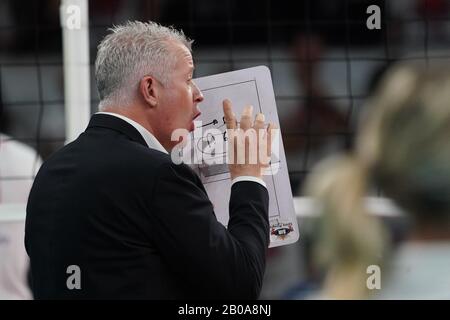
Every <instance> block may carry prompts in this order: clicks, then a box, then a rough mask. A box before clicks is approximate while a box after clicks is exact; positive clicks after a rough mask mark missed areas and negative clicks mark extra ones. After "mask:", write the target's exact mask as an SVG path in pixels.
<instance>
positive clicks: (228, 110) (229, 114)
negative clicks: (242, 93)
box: [223, 99, 236, 129]
mask: <svg viewBox="0 0 450 320" xmlns="http://www.w3.org/2000/svg"><path fill="white" fill-rule="evenodd" d="M223 115H224V118H225V123H226V125H227V129H236V116H235V114H234V112H233V106H232V105H231V101H230V100H228V99H225V100H223Z"/></svg>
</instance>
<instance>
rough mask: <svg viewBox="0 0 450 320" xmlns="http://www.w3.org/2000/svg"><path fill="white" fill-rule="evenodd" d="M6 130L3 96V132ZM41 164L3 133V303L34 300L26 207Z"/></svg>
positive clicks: (0, 200) (0, 230) (0, 115)
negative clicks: (26, 235) (26, 227)
mask: <svg viewBox="0 0 450 320" xmlns="http://www.w3.org/2000/svg"><path fill="white" fill-rule="evenodd" d="M0 93H1V92H0ZM5 127H7V118H6V115H5V113H4V112H3V108H2V100H1V96H0V130H3V128H5ZM40 164H41V160H40V158H39V157H38V156H37V153H36V152H35V151H34V150H33V149H32V148H30V147H28V146H26V145H24V144H22V143H20V142H18V141H15V140H14V139H12V138H11V137H9V136H7V135H5V134H3V133H1V131H0V257H1V259H0V300H2V299H31V298H32V295H31V291H30V289H29V286H28V281H27V278H28V270H29V260H28V256H27V254H26V252H25V247H24V241H23V239H24V221H25V204H26V202H27V200H28V194H29V192H30V188H31V185H32V183H33V178H34V175H35V173H36V172H37V170H38V169H39V166H40ZM12 205H14V206H12ZM21 205H22V206H21ZM17 208H18V209H17ZM16 211H17V212H16Z"/></svg>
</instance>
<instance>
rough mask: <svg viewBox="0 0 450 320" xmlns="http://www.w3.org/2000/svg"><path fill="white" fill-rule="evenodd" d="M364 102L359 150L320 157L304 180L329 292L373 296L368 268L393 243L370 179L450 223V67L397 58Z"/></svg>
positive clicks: (426, 217) (423, 216) (412, 208)
mask: <svg viewBox="0 0 450 320" xmlns="http://www.w3.org/2000/svg"><path fill="white" fill-rule="evenodd" d="M366 109H367V110H369V112H368V114H367V117H366V119H365V120H366V121H363V122H361V126H360V128H359V134H358V136H357V139H356V146H355V150H354V152H353V153H352V154H349V155H341V156H336V157H334V158H331V159H328V160H325V161H324V162H322V163H320V164H319V165H318V166H317V167H316V168H315V169H314V170H313V173H312V174H311V176H310V178H309V179H308V181H307V184H306V193H307V194H309V195H311V196H313V197H316V198H317V200H318V204H319V207H320V209H319V211H320V212H321V214H322V219H320V221H321V222H320V229H319V241H318V243H317V259H318V261H319V263H321V264H322V265H323V266H326V268H327V269H328V271H329V272H328V274H327V278H326V280H325V287H324V295H325V296H327V297H329V298H338V299H339V298H344V299H345V298H349V299H358V298H366V297H368V295H369V293H370V292H369V290H368V289H367V286H366V279H367V278H368V276H369V275H368V274H367V273H366V268H367V267H368V266H370V265H378V266H381V264H382V262H383V260H382V257H383V254H386V253H387V251H388V250H387V247H388V246H387V239H388V237H387V233H386V232H385V231H384V230H383V228H382V226H381V225H380V223H379V221H378V220H377V219H376V218H374V217H373V216H372V215H369V214H367V212H366V207H365V205H364V196H365V195H366V193H367V191H368V189H369V188H370V187H371V186H372V184H374V183H375V184H376V185H377V186H378V187H380V188H381V190H382V191H383V193H384V194H385V195H386V196H388V197H390V198H391V199H393V200H394V201H395V203H396V204H397V205H399V206H400V207H401V208H402V209H404V210H405V211H406V212H408V213H409V214H411V216H412V217H413V220H414V221H416V223H422V222H426V223H430V224H435V225H441V226H442V224H447V226H448V223H449V213H450V210H449V209H450V72H449V69H448V68H446V67H442V66H440V67H428V68H427V67H425V66H419V65H416V64H401V65H397V66H395V67H394V68H392V69H391V70H390V71H389V72H388V74H387V76H386V77H385V79H384V81H383V82H382V84H381V85H380V87H379V88H378V89H377V91H376V92H375V95H374V96H373V97H372V98H371V99H370V100H369V101H368V103H367V106H366Z"/></svg>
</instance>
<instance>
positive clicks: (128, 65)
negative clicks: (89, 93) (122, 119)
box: [95, 21, 193, 110]
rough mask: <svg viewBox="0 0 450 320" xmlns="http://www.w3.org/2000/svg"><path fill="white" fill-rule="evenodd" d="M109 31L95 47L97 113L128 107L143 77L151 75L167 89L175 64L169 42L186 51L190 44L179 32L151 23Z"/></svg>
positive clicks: (136, 22)
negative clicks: (107, 109) (106, 109)
mask: <svg viewBox="0 0 450 320" xmlns="http://www.w3.org/2000/svg"><path fill="white" fill-rule="evenodd" d="M109 31H111V33H110V34H108V35H107V36H106V37H105V38H104V39H103V40H102V41H101V43H100V44H99V46H98V52H97V59H96V61H95V79H96V82H97V89H98V93H99V95H100V100H101V101H100V104H99V110H103V109H105V108H106V107H107V106H108V105H120V106H128V105H129V104H130V103H131V102H132V100H133V99H134V97H135V93H136V89H137V86H138V84H139V81H140V79H141V78H142V77H144V76H145V75H152V76H154V77H155V78H156V79H157V80H158V81H160V82H161V83H162V84H163V85H167V84H168V83H169V81H170V78H169V74H170V72H171V70H172V69H173V68H174V66H175V63H176V58H175V55H174V54H173V53H172V52H171V51H170V50H169V48H168V44H169V42H171V41H175V42H179V43H181V44H183V45H185V46H186V47H187V48H188V49H189V50H191V44H192V42H193V41H192V40H190V39H188V38H187V37H186V36H185V35H184V33H183V31H181V30H180V31H178V30H176V29H174V28H173V27H164V26H162V25H160V24H158V23H156V22H151V21H150V22H146V23H144V22H140V21H133V22H131V21H129V22H127V23H126V24H124V25H118V26H114V27H113V28H111V29H109Z"/></svg>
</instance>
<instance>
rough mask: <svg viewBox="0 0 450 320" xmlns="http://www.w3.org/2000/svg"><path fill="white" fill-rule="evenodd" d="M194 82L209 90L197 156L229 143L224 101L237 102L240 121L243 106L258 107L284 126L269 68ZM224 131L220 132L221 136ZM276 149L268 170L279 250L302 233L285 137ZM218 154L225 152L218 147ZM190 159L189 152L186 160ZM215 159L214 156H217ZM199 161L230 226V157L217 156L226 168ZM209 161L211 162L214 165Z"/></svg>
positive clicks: (273, 235)
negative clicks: (287, 160) (286, 154)
mask: <svg viewBox="0 0 450 320" xmlns="http://www.w3.org/2000/svg"><path fill="white" fill-rule="evenodd" d="M194 82H195V83H196V84H197V86H198V87H199V88H200V90H201V91H202V92H203V95H204V101H203V102H202V103H201V104H200V106H199V107H200V110H201V112H202V114H201V116H200V118H199V119H198V120H200V121H201V125H199V126H196V127H197V128H196V129H195V130H194V132H193V133H192V134H191V135H190V143H189V144H188V146H187V147H186V148H190V149H191V151H190V152H191V154H196V155H199V154H200V155H201V154H205V153H207V152H208V150H211V148H210V147H211V145H214V144H218V143H222V144H226V143H227V142H226V124H225V122H224V118H223V116H224V115H223V108H222V102H223V100H224V99H229V100H231V102H232V104H233V110H234V112H235V114H236V118H237V120H238V121H239V119H240V115H241V113H242V110H243V108H244V107H245V106H246V105H252V106H253V115H256V113H258V112H262V113H264V115H265V117H266V122H267V123H269V122H272V123H275V124H276V125H277V126H278V128H279V127H280V124H279V121H278V114H277V108H276V103H275V95H274V91H273V86H272V79H271V76H270V71H269V69H268V68H267V67H265V66H258V67H254V68H249V69H243V70H238V71H233V72H227V73H221V74H217V75H212V76H207V77H202V78H198V79H195V80H194ZM211 129H213V130H214V133H213V134H209V133H208V130H211ZM217 130H220V132H219V131H217ZM211 131H212V130H211ZM218 132H219V133H220V134H217V133H218ZM275 148H279V151H278V152H275ZM192 149H196V150H192ZM272 149H273V152H272V159H271V166H270V168H268V169H267V170H266V174H265V175H264V177H263V179H264V181H265V183H266V185H267V188H268V191H269V199H270V200H269V223H270V247H276V246H281V245H286V244H290V243H293V242H296V241H297V240H298V238H299V230H298V225H297V219H296V215H295V210H294V202H293V198H292V192H291V187H290V182H289V176H288V170H287V165H286V157H285V154H284V148H283V143H282V140H281V135H280V134H278V135H277V137H276V141H274V144H273V148H272ZM218 150H222V149H221V148H220V149H219V148H218ZM187 153H189V152H187ZM185 155H186V153H185V150H184V151H183V157H185ZM275 155H278V157H277V156H275ZM209 156H210V157H211V154H209ZM196 157H197V158H196V159H197V161H195V162H194V163H195V164H192V165H191V166H192V168H193V169H194V170H195V171H196V172H197V173H198V175H199V176H200V178H201V180H202V182H203V184H204V186H205V188H206V191H207V193H208V196H209V198H210V200H211V202H212V203H213V204H214V211H215V213H216V216H217V218H218V220H219V221H220V222H221V223H222V224H223V225H225V226H227V224H228V219H229V212H228V204H229V200H230V191H231V180H230V174H229V171H228V165H227V164H226V161H225V159H226V153H225V152H222V153H220V152H216V151H214V152H213V157H217V158H221V159H220V160H222V159H223V161H220V162H221V164H212V165H208V164H206V163H205V162H204V161H202V160H200V161H198V159H199V158H198V156H196ZM200 159H202V158H200ZM191 163H192V162H191ZM208 163H209V164H211V161H209V162H208Z"/></svg>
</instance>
